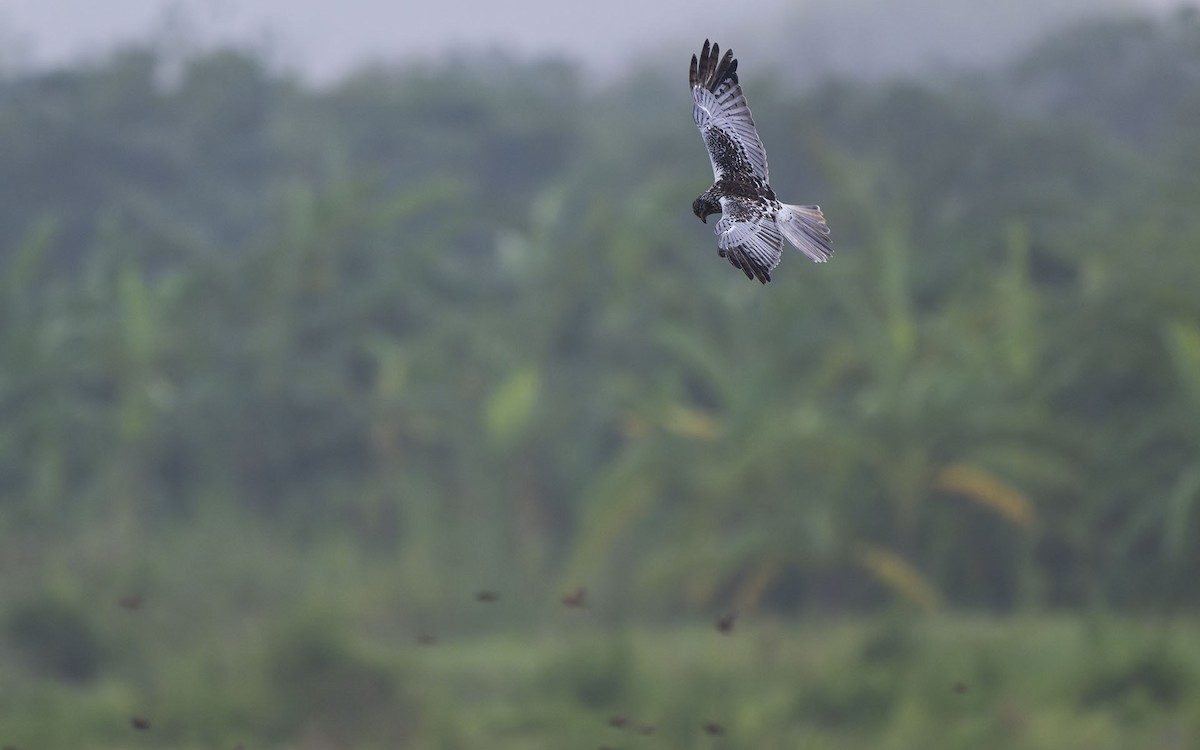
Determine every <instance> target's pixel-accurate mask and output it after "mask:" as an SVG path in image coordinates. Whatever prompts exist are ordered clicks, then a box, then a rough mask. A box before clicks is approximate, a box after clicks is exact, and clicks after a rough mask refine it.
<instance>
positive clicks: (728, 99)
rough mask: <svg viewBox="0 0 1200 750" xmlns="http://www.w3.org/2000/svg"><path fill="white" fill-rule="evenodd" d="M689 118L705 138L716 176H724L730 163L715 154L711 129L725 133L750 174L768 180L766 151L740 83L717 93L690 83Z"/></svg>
mask: <svg viewBox="0 0 1200 750" xmlns="http://www.w3.org/2000/svg"><path fill="white" fill-rule="evenodd" d="M692 119H693V120H694V121H695V122H696V127H698V128H699V129H700V135H701V136H702V137H703V138H704V146H705V148H707V149H708V159H709V162H710V163H711V164H712V168H713V177H714V178H715V179H717V180H720V179H721V178H722V177H723V176H725V174H726V170H727V169H729V168H730V166H731V165H730V163H729V162H728V161H727V160H726V159H725V158H723V155H722V154H720V153H714V150H713V133H712V131H717V132H718V133H719V134H724V135H725V136H726V137H727V138H728V140H729V141H730V142H732V143H733V144H735V150H736V151H737V153H738V155H739V156H740V157H742V159H743V160H744V161H745V163H746V164H747V165H748V168H749V170H750V173H751V174H753V175H754V176H755V177H758V178H759V179H761V180H762V181H763V182H767V151H766V149H765V148H764V147H763V144H762V140H761V139H759V137H758V131H757V130H755V128H754V118H753V117H752V116H751V114H750V107H748V106H747V105H746V97H745V96H743V95H742V87H741V86H739V85H736V84H735V85H733V86H730V87H728V88H725V89H724V90H721V91H720V94H719V95H718V94H713V93H712V92H711V91H709V90H708V89H706V88H704V87H702V86H693V87H692Z"/></svg>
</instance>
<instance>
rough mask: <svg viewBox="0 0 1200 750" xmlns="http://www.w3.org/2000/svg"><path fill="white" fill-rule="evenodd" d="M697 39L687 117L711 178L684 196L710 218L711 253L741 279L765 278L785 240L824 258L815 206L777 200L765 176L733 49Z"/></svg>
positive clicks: (824, 240)
mask: <svg viewBox="0 0 1200 750" xmlns="http://www.w3.org/2000/svg"><path fill="white" fill-rule="evenodd" d="M720 53H721V48H720V47H718V46H717V45H716V44H713V45H711V46H710V45H709V43H708V40H707V39H706V40H705V41H704V48H703V49H702V50H701V51H700V57H699V58H697V57H696V56H695V55H692V68H691V71H690V73H689V75H688V82H689V83H690V84H691V86H692V119H693V120H695V121H696V127H698V128H700V135H701V136H703V137H704V145H705V146H707V147H708V159H709V161H711V162H712V169H713V179H714V180H715V182H714V183H713V186H712V187H710V188H709V189H708V190H705V191H704V192H703V193H701V194H700V197H698V198H696V200H695V201H693V202H692V213H694V214H696V216H697V218H699V219H700V221H703V222H704V223H706V224H707V223H708V217H709V216H710V215H712V214H721V219H720V221H718V222H717V226H716V229H715V231H716V233H717V253H718V254H719V255H720V256H721V257H722V258H728V259H729V262H730V263H732V264H733V266H734V268H739V269H741V271H742V273H744V274H746V278H748V279H758V280H759V281H761V282H762V283H764V284H765V283H767V282H768V281H770V280H771V271H772V269H774V268H775V266H777V265H779V259H780V257H781V255H782V253H783V241H784V240H785V239H786V240H787V241H788V242H790V243H791V244H793V245H795V246H796V247H797V248H798V249H799V250H800V252H802V253H804V254H805V255H807V256H808V257H809V258H812V259H813V260H814V261H816V262H817V263H824V262H825V261H826V260H829V256H830V255H832V254H833V251H832V250H831V249H830V248H829V227H828V226H826V225H825V217H824V216H822V215H821V208H820V206H793V205H790V204H787V203H781V202H780V201H779V200H778V199H777V198H776V197H775V191H774V190H772V189H771V185H770V183H769V182H768V180H767V152H766V149H764V148H763V144H762V141H761V140H759V137H758V132H757V131H756V130H755V129H754V118H753V117H751V116H750V107H749V106H747V105H746V97H745V96H744V95H743V94H742V87H741V86H740V85H739V84H738V77H737V65H738V64H737V60H735V59H734V57H733V52H732V51H730V50H726V51H725V56H724V57H721V54H720Z"/></svg>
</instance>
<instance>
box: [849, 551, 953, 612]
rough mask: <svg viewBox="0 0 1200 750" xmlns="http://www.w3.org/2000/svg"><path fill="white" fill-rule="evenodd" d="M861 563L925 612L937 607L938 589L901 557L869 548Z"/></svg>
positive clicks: (861, 558) (860, 559) (863, 553)
mask: <svg viewBox="0 0 1200 750" xmlns="http://www.w3.org/2000/svg"><path fill="white" fill-rule="evenodd" d="M859 562H860V563H861V564H862V566H863V567H864V568H866V569H867V570H868V571H870V572H871V574H872V575H874V576H875V577H876V578H877V579H879V580H880V582H882V583H883V584H884V585H886V586H887V587H888V588H890V589H892V590H893V591H895V592H896V593H897V594H900V595H901V596H903V597H904V598H905V599H907V600H909V601H910V602H912V603H913V604H916V605H917V606H918V607H920V608H921V609H924V610H931V609H934V608H935V607H937V604H938V599H939V598H940V597H939V596H938V592H937V589H935V588H934V586H933V584H931V583H929V581H927V580H925V577H924V576H923V575H921V573H920V572H919V571H918V570H917V569H916V568H914V567H913V566H912V565H910V564H909V563H908V561H907V560H905V559H904V558H902V557H900V556H899V555H897V554H895V553H892V552H889V551H887V550H885V549H882V548H880V547H867V548H866V549H865V550H863V552H862V554H861V555H860V557H859Z"/></svg>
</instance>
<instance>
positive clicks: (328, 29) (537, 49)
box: [0, 0, 1195, 79]
mask: <svg viewBox="0 0 1200 750" xmlns="http://www.w3.org/2000/svg"><path fill="white" fill-rule="evenodd" d="M1188 1H1189V2H1194V1H1195V0H1188ZM1178 4H1180V3H1179V2H1178V0H1003V1H1002V2H999V3H997V2H994V0H908V1H906V2H901V1H900V0H822V1H818V0H740V1H739V2H738V3H736V4H734V5H736V7H737V8H738V11H737V12H736V13H734V14H730V12H729V10H728V8H729V7H730V5H731V3H730V2H729V0H604V2H571V1H570V0H420V1H419V2H415V1H414V0H338V2H329V0H112V1H111V2H107V3H96V2H91V1H90V0H0V64H8V65H14V64H16V65H20V66H37V67H41V66H45V65H54V64H57V63H62V62H65V61H70V60H73V59H76V58H79V57H81V56H83V57H87V56H96V55H99V54H103V52H104V51H106V50H108V49H110V48H112V47H113V46H114V45H117V44H119V43H120V42H122V41H127V40H130V39H145V38H148V37H150V36H152V35H155V36H157V37H158V38H169V39H170V38H173V39H176V40H177V41H178V42H179V43H180V44H181V45H188V44H190V45H198V46H206V45H208V44H212V43H214V42H220V41H237V42H241V43H248V44H252V45H254V46H255V47H258V48H260V49H263V50H265V51H266V52H267V53H268V54H269V55H270V57H271V58H272V59H273V60H275V61H276V62H277V63H280V64H282V65H283V66H285V67H287V68H289V69H294V70H298V71H300V72H302V73H304V74H305V75H307V76H310V77H314V78H317V79H329V78H332V77H336V76H338V75H340V74H342V73H344V72H345V71H346V70H348V69H350V68H353V67H355V66H358V65H361V64H363V63H365V62H369V61H376V62H379V61H382V62H397V61H405V60H411V59H413V58H430V57H437V56H440V55H442V54H445V53H447V52H449V51H453V50H456V49H463V48H472V49H481V48H500V49H503V50H506V51H510V52H513V53H516V54H518V55H522V56H543V55H556V56H563V57H568V58H572V59H577V60H581V61H582V62H584V63H585V64H587V65H588V66H589V67H592V68H595V69H597V70H601V71H614V70H617V69H619V68H620V67H621V62H620V61H621V59H622V58H623V57H624V56H626V55H633V56H644V55H655V54H663V53H665V52H666V51H667V50H670V51H672V52H674V51H675V48H676V47H678V48H681V49H683V50H690V49H691V48H692V47H695V46H696V45H697V44H698V43H699V42H700V41H701V40H703V38H704V37H705V36H712V37H714V38H715V39H717V40H718V41H721V42H722V43H723V44H725V45H726V46H733V47H734V48H735V49H737V50H739V52H740V53H742V54H744V53H745V51H746V49H747V47H761V48H763V50H764V52H763V56H764V57H766V56H769V57H771V58H773V59H776V60H786V59H787V58H788V57H789V53H790V52H792V51H793V48H794V50H795V52H796V53H797V57H798V58H799V59H800V60H807V61H810V62H814V63H820V62H824V61H825V60H826V59H828V60H837V59H840V58H845V59H852V58H855V57H856V56H859V57H861V56H864V55H866V54H872V55H875V56H876V57H877V58H878V60H880V61H881V62H880V63H879V65H881V66H883V67H885V68H886V67H887V66H888V65H891V64H892V62H889V61H892V60H893V58H895V60H912V59H928V60H937V59H947V60H955V59H959V58H962V57H963V56H964V55H965V56H966V57H967V58H971V57H972V56H973V55H974V54H976V53H978V52H980V45H981V44H983V45H984V46H985V47H986V45H987V44H988V42H989V40H993V39H994V40H998V41H997V44H1014V43H1020V42H1021V41H1022V40H1023V39H1026V38H1028V37H1030V36H1032V35H1033V34H1032V33H1029V32H1030V30H1031V29H1034V30H1035V29H1037V28H1038V27H1039V26H1048V25H1050V24H1052V23H1057V22H1061V21H1062V20H1063V19H1064V18H1069V17H1072V16H1078V15H1082V14H1083V13H1085V12H1088V11H1089V10H1091V9H1094V8H1098V7H1105V8H1108V9H1113V8H1118V9H1119V8H1138V7H1143V8H1144V7H1151V8H1158V9H1163V8H1169V7H1174V6H1176V5H1178ZM834 67H837V65H834ZM876 67H879V66H878V65H877V66H876Z"/></svg>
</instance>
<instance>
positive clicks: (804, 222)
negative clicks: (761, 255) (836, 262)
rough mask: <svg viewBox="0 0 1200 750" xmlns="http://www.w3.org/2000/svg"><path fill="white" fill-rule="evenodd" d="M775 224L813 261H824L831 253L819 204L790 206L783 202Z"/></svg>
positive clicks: (780, 231)
mask: <svg viewBox="0 0 1200 750" xmlns="http://www.w3.org/2000/svg"><path fill="white" fill-rule="evenodd" d="M775 225H776V226H777V227H779V233H780V234H782V235H783V236H784V237H785V238H786V239H787V241H788V242H790V243H792V244H793V245H795V246H796V248H797V249H798V250H799V251H800V252H802V253H804V254H805V255H807V256H808V257H809V258H812V259H813V261H814V262H816V263H824V262H825V261H827V260H829V256H831V255H833V250H832V249H830V247H829V227H828V226H826V224H825V217H824V216H823V215H822V214H821V207H820V206H792V205H789V204H787V203H785V204H783V208H781V209H779V212H778V213H777V214H776V215H775Z"/></svg>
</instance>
